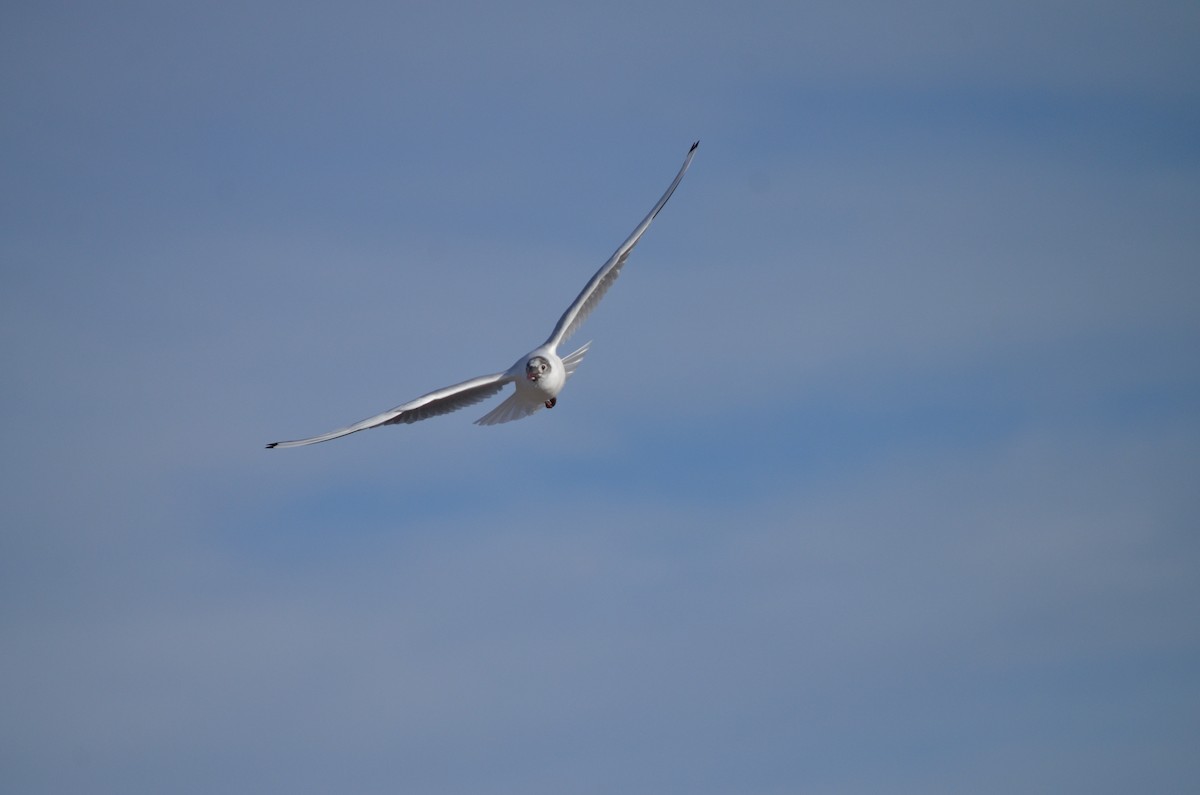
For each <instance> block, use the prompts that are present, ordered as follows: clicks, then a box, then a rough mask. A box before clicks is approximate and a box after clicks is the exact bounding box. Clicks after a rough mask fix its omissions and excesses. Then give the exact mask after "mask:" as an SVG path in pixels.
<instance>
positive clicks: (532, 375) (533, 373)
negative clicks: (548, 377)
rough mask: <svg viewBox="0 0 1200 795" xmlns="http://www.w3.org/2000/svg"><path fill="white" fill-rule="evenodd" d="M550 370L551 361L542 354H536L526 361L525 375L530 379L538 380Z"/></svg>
mask: <svg viewBox="0 0 1200 795" xmlns="http://www.w3.org/2000/svg"><path fill="white" fill-rule="evenodd" d="M548 372H550V362H548V361H546V360H545V359H544V358H542V357H541V356H534V357H533V358H532V359H530V360H529V361H527V362H525V377H526V378H528V379H529V380H530V381H537V380H538V379H539V378H541V377H542V376H544V375H545V374H546V373H548Z"/></svg>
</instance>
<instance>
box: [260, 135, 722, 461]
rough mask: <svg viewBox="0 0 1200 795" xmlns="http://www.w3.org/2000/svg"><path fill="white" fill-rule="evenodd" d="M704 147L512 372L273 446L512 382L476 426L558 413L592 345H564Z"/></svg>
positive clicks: (472, 397)
mask: <svg viewBox="0 0 1200 795" xmlns="http://www.w3.org/2000/svg"><path fill="white" fill-rule="evenodd" d="M699 145H700V142H699V141H697V142H696V143H694V144H692V148H691V149H689V150H688V153H687V157H685V158H684V161H683V165H682V166H680V168H679V173H678V174H676V175H675V179H674V180H673V181H672V182H671V185H670V187H668V188H667V190H666V193H664V194H663V195H662V198H661V199H659V200H658V204H656V205H654V209H652V210H651V211H650V212H649V214H647V215H646V217H645V218H643V219H642V222H641V223H640V224H638V225H637V228H636V229H634V230H633V233H632V234H631V235H630V236H629V237H628V238H627V239H626V240H625V242H624V243H622V244H621V245H620V247H619V248H618V249H617V250H616V251H615V252H613V255H612V256H611V257H609V258H608V261H607V262H605V263H604V265H602V266H601V267H600V270H598V271H596V274H595V275H594V276H592V278H591V279H590V280H589V281H588V283H587V284H586V285H584V288H583V290H581V291H580V293H579V295H578V296H576V298H575V300H574V301H573V302H571V305H570V306H569V307H567V311H566V312H563V315H562V317H560V318H559V319H558V323H557V324H556V325H555V326H554V331H553V332H551V334H550V337H549V338H548V339H547V340H546V341H545V343H543V344H542V345H540V346H539V347H537V348H535V349H533V350H532V351H530V352H529V353H527V354H525V355H524V356H522V357H521V358H520V359H518V360H517V361H516V362H515V363H514V364H513V366H512V367H510V368H508V369H507V370H505V371H504V372H500V373H492V374H491V375H482V376H479V377H478V378H472V379H471V380H469V381H463V382H462V383H460V384H454V385H453V386H448V387H444V388H442V389H438V390H436V391H433V392H430V393H428V394H426V395H422V396H421V397H419V398H417V399H416V400H410V401H409V402H407V403H403V404H401V405H399V406H396V407H395V408H393V409H388V410H387V411H385V412H383V413H382V414H376V415H375V416H374V417H368V418H367V419H365V420H362V421H361V422H356V423H354V424H353V425H350V426H348V427H346V428H340V429H338V430H336V431H330V432H329V433H324V434H321V435H320V436H313V437H311V438H308V439H297V440H295V441H290V442H271V443H270V444H268V445H267V447H269V448H270V447H300V446H302V445H306V444H316V443H317V442H327V441H329V440H330V439H336V438H338V437H339V436H346V435H348V434H351V433H356V432H358V431H364V430H366V429H367V428H377V427H379V426H380V425H396V424H399V423H405V424H408V423H413V422H418V421H420V420H423V419H427V418H429V417H436V416H438V415H439V414H449V413H450V412H452V411H457V410H459V409H461V408H465V407H466V406H473V405H475V404H476V403H479V402H480V401H482V400H486V399H487V398H490V397H492V396H493V395H495V394H496V393H498V392H499V391H500V390H502V389H503V388H504V387H505V386H507V385H508V384H510V383H512V384H515V385H516V390H515V391H514V392H513V394H511V395H509V396H508V398H507V399H505V400H504V401H503V402H502V403H500V405H498V406H496V408H494V409H492V410H491V411H489V412H488V413H487V414H485V415H483V416H482V417H480V418H479V419H478V420H476V421H475V422H476V424H478V425H496V424H499V423H501V422H510V421H512V420H519V419H521V418H523V417H528V416H529V415H530V414H533V413H534V412H535V411H537V410H538V409H541V408H543V407H545V408H553V407H554V404H555V403H556V402H557V400H558V394H559V392H561V391H562V388H563V386H564V385H565V384H566V382H567V378H568V377H570V375H571V374H572V373H574V372H575V370H576V369H577V368H578V367H579V363H580V362H582V361H583V357H584V354H586V353H587V351H588V346H590V345H591V343H590V342H589V343H586V344H585V345H583V346H582V347H581V348H579V349H578V350H576V351H574V352H573V353H570V354H568V355H567V356H565V357H562V358H559V356H558V346H559V345H561V344H562V343H563V342H564V341H566V340H567V339H568V338H569V337H570V336H571V335H572V334H574V333H575V332H576V331H577V330H578V329H579V327H580V326H581V325H583V321H584V320H585V319H587V316H588V315H589V314H590V313H591V312H592V310H593V309H595V308H596V305H597V304H598V303H600V299H601V298H603V297H604V294H605V293H606V292H608V288H610V287H612V285H613V282H615V281H616V280H617V277H618V276H619V275H620V274H621V268H622V267H623V266H624V265H625V261H626V260H627V259H629V252H631V251H633V247H634V246H636V245H637V243H638V241H639V240H641V238H642V235H643V234H645V232H646V230H647V229H648V228H649V227H650V223H651V222H652V221H653V220H654V218H655V216H657V215H658V213H659V211H660V210H661V209H662V208H663V206H664V205H666V203H667V200H668V199H670V198H671V194H672V193H674V192H675V188H677V187H678V186H679V183H680V181H681V180H682V179H683V175H684V174H685V173H686V172H687V170H688V166H690V165H691V163H692V157H693V156H694V155H695V154H696V147H698V146H699Z"/></svg>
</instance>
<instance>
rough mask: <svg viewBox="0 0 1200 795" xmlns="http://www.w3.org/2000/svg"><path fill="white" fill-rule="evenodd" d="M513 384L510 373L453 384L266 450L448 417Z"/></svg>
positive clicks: (298, 445) (273, 443)
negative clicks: (370, 429) (370, 414)
mask: <svg viewBox="0 0 1200 795" xmlns="http://www.w3.org/2000/svg"><path fill="white" fill-rule="evenodd" d="M512 380H513V376H512V375H510V374H509V373H493V374H492V375H483V376H480V377H478V378H472V379H471V380H470V381H463V382H462V383H461V384H455V385H454V386H448V387H445V388H444V389H438V390H436V391H434V392H430V393H429V394H427V395H422V396H421V397H419V398H417V399H416V400H410V401H409V402H407V403H404V404H402V405H399V406H396V407H395V408H394V409H388V410H387V411H385V412H383V413H382V414H376V415H375V416H374V417H368V418H367V419H365V420H363V421H362V422H356V423H354V424H353V425H350V426H347V427H345V428H339V429H338V430H336V431H330V432H329V433H324V434H321V435H320V436H313V437H311V438H309V439H297V440H295V441H291V442H271V443H270V444H269V445H267V447H268V448H271V447H301V446H303V445H306V444H316V443H317V442H327V441H329V440H330V439H337V438H338V437H340V436H348V435H349V434H352V433H357V432H358V431H365V430H366V429H368V428H377V427H379V426H380V425H398V424H401V423H404V424H410V423H414V422H419V421H420V420H424V419H428V418H430V417H436V416H438V415H441V414H449V413H450V412H452V411H458V410H459V409H461V408H466V407H467V406H473V405H475V404H476V403H478V402H479V401H481V400H486V399H487V398H490V397H491V396H492V395H494V394H496V393H497V392H499V391H500V390H501V389H503V388H504V387H505V385H506V384H508V383H510V382H511V381H512Z"/></svg>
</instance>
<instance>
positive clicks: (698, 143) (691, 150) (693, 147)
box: [688, 141, 700, 155]
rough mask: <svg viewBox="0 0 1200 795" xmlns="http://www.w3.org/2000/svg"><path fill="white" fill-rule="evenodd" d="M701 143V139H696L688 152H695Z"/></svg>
mask: <svg viewBox="0 0 1200 795" xmlns="http://www.w3.org/2000/svg"><path fill="white" fill-rule="evenodd" d="M699 145H700V142H699V141H696V143H694V144H692V148H691V149H689V150H688V154H689V155H690V154H691V153H692V152H695V151H696V147H697V146H699Z"/></svg>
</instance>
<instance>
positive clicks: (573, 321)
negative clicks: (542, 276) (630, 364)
mask: <svg viewBox="0 0 1200 795" xmlns="http://www.w3.org/2000/svg"><path fill="white" fill-rule="evenodd" d="M699 145H700V142H699V141H696V143H694V144H692V148H691V149H689V150H688V153H687V157H686V158H684V160H683V165H682V166H680V167H679V173H678V174H676V175H675V180H674V181H673V182H672V183H671V187H669V188H667V192H666V193H664V194H663V195H662V198H661V199H659V200H658V204H656V205H654V209H653V210H651V211H650V214H649V215H647V216H646V217H645V218H643V219H642V222H641V223H640V224H638V225H637V229H634V230H633V234H631V235H630V236H629V238H628V239H627V240H626V241H625V242H624V243H622V244H621V247H620V248H618V249H617V250H616V251H614V252H613V255H612V256H611V257H609V258H608V262H606V263H604V264H603V265H602V266H600V270H598V271H596V275H595V276H593V277H592V278H591V281H589V282H588V283H587V284H586V285H585V286H584V288H583V290H582V291H581V292H580V293H579V295H578V296H577V297H576V298H575V301H574V302H573V303H572V304H571V305H570V306H569V307H567V311H566V312H563V316H562V317H561V318H559V320H558V325H556V326H555V327H554V332H553V333H552V334H551V335H550V338H549V339H548V340H546V344H547V345H553V346H554V347H556V348H557V347H558V346H559V345H561V344H562V342H563V340H565V339H567V338H568V337H570V336H571V335H572V334H574V333H575V331H576V330H577V329H578V328H579V327H580V326H582V325H583V321H584V320H585V319H586V318H587V316H588V315H589V314H591V311H592V310H593V309H595V308H596V305H597V304H599V303H600V299H601V298H603V297H604V294H605V293H606V292H608V288H609V287H612V285H613V282H615V281H616V280H617V277H618V276H619V275H621V267H622V266H623V265H624V264H625V260H627V259H629V252H631V251H633V247H634V246H636V245H637V244H638V241H639V240H641V239H642V235H644V234H645V233H646V230H647V229H649V228H650V222H651V221H653V220H654V217H655V216H657V215H658V211H659V210H661V209H662V208H663V206H664V205H666V203H667V199H670V198H671V194H672V193H674V192H675V189H676V188H677V187H679V182H680V181H681V180H682V179H683V175H684V174H685V173H687V170H688V166H690V165H691V164H692V158H693V157H694V156H695V154H696V147H697V146H699Z"/></svg>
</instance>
